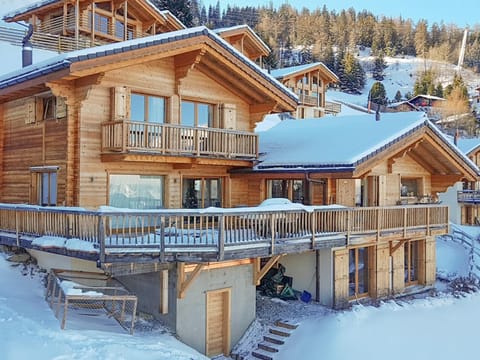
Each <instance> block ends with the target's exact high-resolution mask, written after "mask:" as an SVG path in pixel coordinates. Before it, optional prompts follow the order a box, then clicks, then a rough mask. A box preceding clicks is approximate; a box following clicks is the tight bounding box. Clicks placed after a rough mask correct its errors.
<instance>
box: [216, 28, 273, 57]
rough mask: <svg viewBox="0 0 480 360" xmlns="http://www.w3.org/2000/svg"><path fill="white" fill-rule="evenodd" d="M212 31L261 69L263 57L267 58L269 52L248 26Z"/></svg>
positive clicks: (266, 46)
mask: <svg viewBox="0 0 480 360" xmlns="http://www.w3.org/2000/svg"><path fill="white" fill-rule="evenodd" d="M213 31H214V32H215V33H217V34H218V35H219V36H221V37H222V38H223V39H224V40H226V41H228V42H229V43H230V44H231V45H232V46H233V47H235V49H237V50H238V51H240V52H241V53H242V54H243V55H245V56H246V57H248V58H249V59H250V60H252V61H254V62H256V63H257V64H258V65H259V66H260V67H263V60H262V59H263V57H266V56H268V54H270V52H271V50H270V48H269V47H268V45H267V44H265V43H264V42H263V40H262V39H261V38H260V37H259V36H258V35H257V34H256V33H255V32H254V31H253V30H252V29H251V28H250V26H248V25H238V26H232V27H228V28H221V29H214V30H213Z"/></svg>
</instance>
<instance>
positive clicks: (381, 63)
mask: <svg viewBox="0 0 480 360" xmlns="http://www.w3.org/2000/svg"><path fill="white" fill-rule="evenodd" d="M386 68H387V64H386V63H385V59H384V58H383V55H382V53H380V54H379V55H378V56H377V57H376V58H375V60H374V61H373V70H372V77H373V78H374V79H375V80H377V81H383V79H384V78H385V73H384V71H385V69H386Z"/></svg>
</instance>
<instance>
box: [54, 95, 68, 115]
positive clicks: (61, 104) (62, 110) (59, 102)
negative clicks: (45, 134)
mask: <svg viewBox="0 0 480 360" xmlns="http://www.w3.org/2000/svg"><path fill="white" fill-rule="evenodd" d="M55 117H56V118H57V119H61V118H65V117H67V104H66V103H65V98H63V97H61V96H57V98H56V101H55Z"/></svg>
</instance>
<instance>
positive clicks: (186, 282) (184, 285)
mask: <svg viewBox="0 0 480 360" xmlns="http://www.w3.org/2000/svg"><path fill="white" fill-rule="evenodd" d="M179 264H183V263H179ZM180 268H181V270H180V269H178V270H177V271H182V272H183V273H184V274H183V275H181V282H179V283H178V284H177V286H178V287H179V292H178V298H179V299H183V298H184V297H185V292H186V291H187V289H188V288H189V286H190V285H191V284H192V283H193V281H194V280H195V278H196V277H197V276H198V275H199V274H200V271H202V268H203V264H198V265H197V266H196V267H195V269H194V270H193V271H192V272H191V273H190V275H189V276H188V278H186V275H185V269H184V266H181V267H180Z"/></svg>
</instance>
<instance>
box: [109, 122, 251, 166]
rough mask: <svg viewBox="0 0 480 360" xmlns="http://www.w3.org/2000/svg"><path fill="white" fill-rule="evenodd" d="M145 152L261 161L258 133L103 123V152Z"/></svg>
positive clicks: (180, 126) (151, 124)
mask: <svg viewBox="0 0 480 360" xmlns="http://www.w3.org/2000/svg"><path fill="white" fill-rule="evenodd" d="M128 152H142V153H148V154H159V155H167V156H168V155H172V156H173V155H175V156H179V155H180V156H189V157H191V156H194V157H206V158H223V159H238V160H255V159H257V158H258V137H257V135H256V134H254V133H249V132H244V131H235V130H225V129H216V128H203V127H190V126H182V125H172V124H158V123H145V122H134V121H121V120H120V121H110V122H106V123H103V124H102V153H128Z"/></svg>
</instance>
